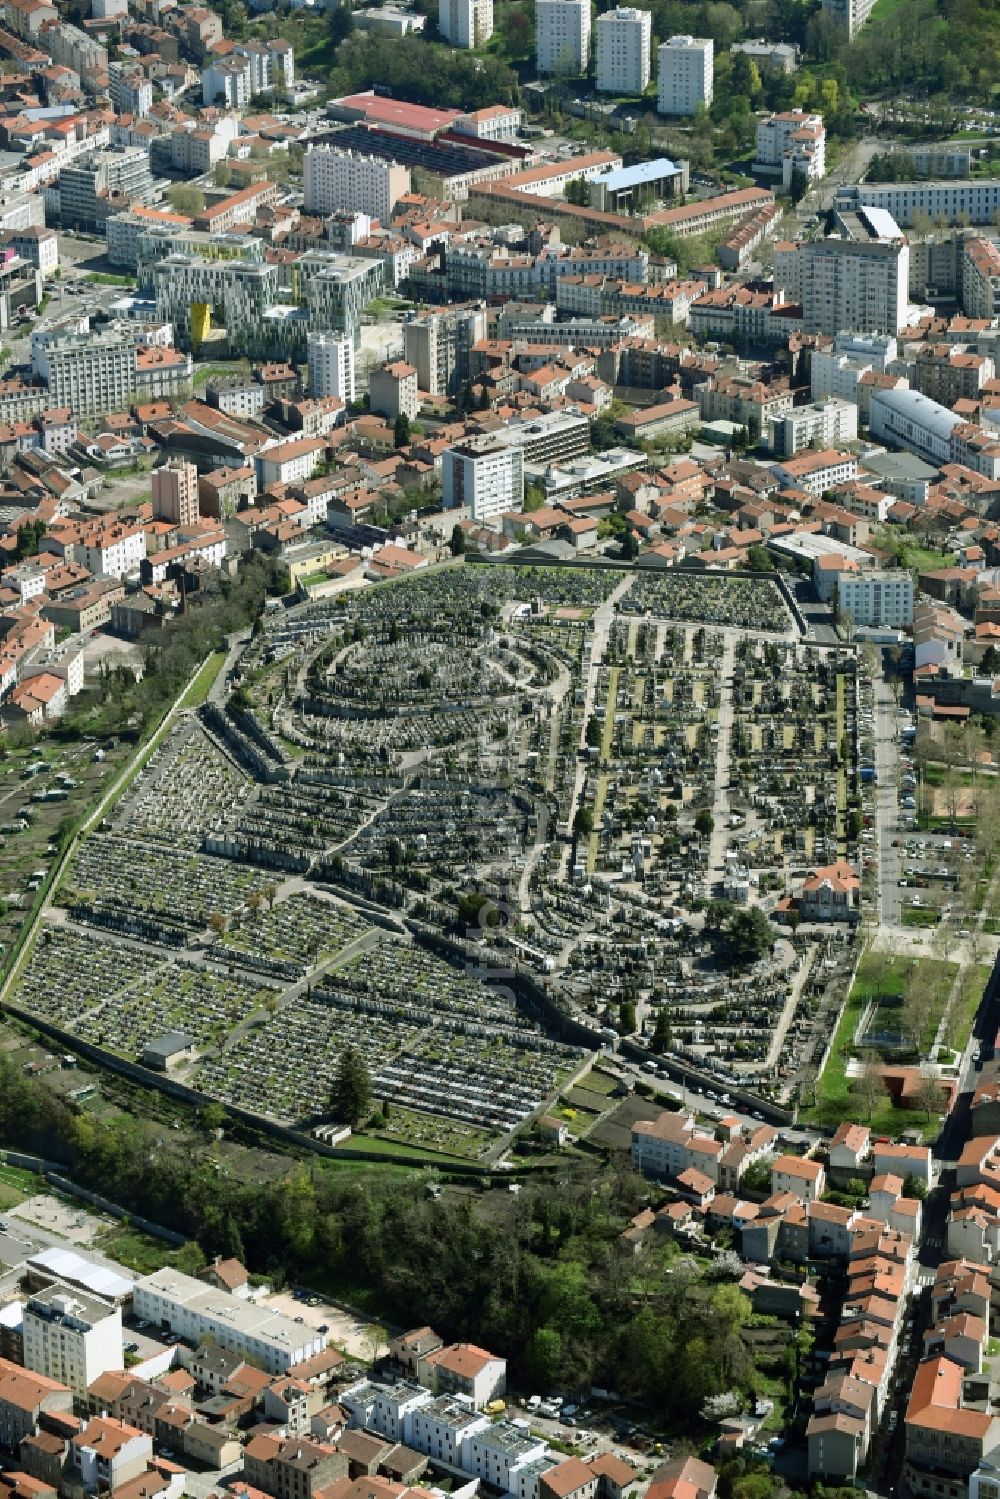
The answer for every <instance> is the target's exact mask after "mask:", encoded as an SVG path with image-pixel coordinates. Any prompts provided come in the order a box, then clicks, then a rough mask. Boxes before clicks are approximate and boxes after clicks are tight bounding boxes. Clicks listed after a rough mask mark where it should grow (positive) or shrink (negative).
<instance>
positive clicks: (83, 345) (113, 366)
mask: <svg viewBox="0 0 1000 1499" xmlns="http://www.w3.org/2000/svg"><path fill="white" fill-rule="evenodd" d="M31 363H32V368H33V370H34V372H35V374H36V375H38V376H39V377H40V378H41V379H42V380H44V381H45V383H46V385H47V386H48V391H49V401H50V403H51V405H52V406H54V407H56V408H61V407H64V406H69V407H71V408H72V410H73V412H74V414H75V415H76V416H78V417H81V418H84V417H88V416H98V415H102V414H103V413H105V412H108V411H121V410H123V409H124V408H125V407H126V406H128V405H129V403H130V401H131V400H132V398H133V396H134V394H135V388H136V372H137V369H138V360H137V355H136V346H135V340H134V338H132V337H131V336H129V335H128V334H125V333H121V332H118V331H117V330H114V329H111V330H108V331H106V332H100V333H92V332H87V333H61V332H58V331H56V330H53V331H52V332H43V333H33V334H32V336H31Z"/></svg>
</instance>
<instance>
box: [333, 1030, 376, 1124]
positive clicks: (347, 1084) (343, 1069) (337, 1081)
mask: <svg viewBox="0 0 1000 1499" xmlns="http://www.w3.org/2000/svg"><path fill="white" fill-rule="evenodd" d="M371 1108H372V1080H371V1074H370V1073H369V1071H368V1067H367V1064H366V1062H365V1059H364V1057H363V1056H362V1055H361V1053H360V1051H358V1049H357V1047H356V1046H345V1047H344V1049H343V1051H342V1052H341V1053H340V1057H339V1058H338V1061H337V1072H336V1075H335V1077H334V1080H333V1087H332V1088H331V1090H330V1109H331V1112H332V1113H333V1114H334V1116H335V1117H336V1118H337V1119H342V1120H343V1121H344V1123H345V1124H349V1125H350V1126H351V1128H352V1129H356V1128H357V1126H358V1125H359V1124H361V1123H362V1122H363V1121H364V1120H365V1119H367V1118H368V1116H369V1114H370V1113H371Z"/></svg>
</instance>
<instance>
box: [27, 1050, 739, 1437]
mask: <svg viewBox="0 0 1000 1499" xmlns="http://www.w3.org/2000/svg"><path fill="white" fill-rule="evenodd" d="M218 1112H219V1111H218V1110H217V1109H211V1110H206V1115H207V1116H208V1115H210V1117H206V1119H205V1120H204V1121H203V1122H204V1124H205V1125H206V1129H207V1128H208V1127H211V1128H215V1127H217V1126H218V1123H219V1120H218V1118H217V1117H216V1115H217V1114H218ZM0 1141H3V1142H4V1143H5V1144H7V1145H9V1146H12V1147H13V1146H18V1147H21V1148H23V1149H26V1150H33V1151H38V1152H40V1153H42V1154H44V1155H46V1156H48V1157H50V1158H54V1159H58V1160H62V1161H66V1162H67V1164H68V1165H69V1166H70V1169H71V1170H72V1173H73V1176H74V1177H75V1179H76V1180H77V1181H79V1182H80V1183H81V1185H83V1186H86V1187H90V1188H92V1189H94V1190H97V1191H100V1192H102V1193H104V1194H106V1195H107V1196H109V1197H111V1198H112V1199H114V1200H115V1201H117V1202H119V1203H120V1204H121V1205H122V1206H124V1207H126V1208H128V1209H130V1210H131V1211H133V1212H136V1213H140V1214H142V1215H144V1216H146V1217H148V1218H150V1219H152V1220H153V1221H154V1222H158V1223H161V1224H163V1225H164V1226H165V1227H168V1228H171V1229H174V1230H175V1231H177V1232H180V1233H182V1234H184V1235H186V1236H187V1237H188V1238H189V1239H190V1240H191V1241H192V1244H193V1247H192V1249H191V1250H190V1251H189V1252H188V1256H187V1260H186V1262H187V1263H188V1264H189V1266H190V1267H192V1268H195V1267H196V1266H197V1264H198V1263H200V1262H201V1260H202V1258H203V1257H204V1258H207V1257H210V1256H212V1255H214V1254H232V1253H236V1254H239V1255H240V1257H241V1258H244V1259H245V1262H246V1264H247V1265H248V1267H249V1268H250V1269H251V1271H254V1272H257V1273H259V1274H261V1275H266V1276H268V1277H271V1278H274V1279H277V1280H279V1281H280V1280H281V1279H283V1278H284V1279H287V1280H288V1281H289V1282H291V1283H293V1284H299V1283H305V1284H308V1285H315V1286H317V1287H319V1288H321V1289H325V1290H327V1291H328V1292H330V1293H331V1294H340V1295H343V1296H346V1297H348V1298H350V1299H352V1300H356V1301H358V1302H359V1303H361V1304H362V1305H364V1306H365V1307H366V1308H369V1309H371V1310H373V1311H375V1312H377V1314H378V1315H379V1316H380V1317H383V1318H385V1319H386V1320H388V1321H390V1322H394V1323H396V1324H398V1325H400V1326H402V1325H404V1324H405V1325H419V1324H422V1323H430V1324H432V1325H433V1326H434V1327H435V1328H436V1329H437V1330H438V1331H439V1332H440V1333H441V1335H442V1336H443V1337H445V1338H447V1339H468V1340H471V1341H473V1342H476V1343H479V1344H482V1345H484V1346H486V1347H489V1348H493V1349H495V1350H496V1351H497V1352H498V1353H501V1354H502V1355H504V1356H505V1357H506V1358H507V1359H508V1360H509V1361H510V1364H511V1372H512V1377H513V1379H514V1381H515V1383H519V1384H522V1385H525V1384H530V1385H532V1386H534V1387H538V1388H540V1389H552V1388H556V1387H562V1388H567V1389H572V1390H583V1389H587V1388H589V1386H590V1385H591V1383H595V1384H598V1385H611V1386H613V1387H614V1388H615V1389H618V1390H619V1391H620V1392H621V1393H622V1394H623V1395H627V1396H630V1397H632V1398H634V1399H637V1400H639V1401H642V1402H645V1403H647V1404H648V1405H650V1406H651V1407H653V1408H655V1409H656V1411H657V1412H658V1413H660V1414H662V1415H664V1416H667V1417H676V1418H678V1419H684V1420H685V1421H691V1422H692V1423H694V1425H693V1427H692V1429H697V1420H698V1412H699V1411H700V1409H701V1407H702V1405H703V1402H704V1401H705V1400H706V1399H708V1398H709V1397H710V1396H712V1395H716V1394H719V1393H721V1392H724V1391H726V1390H729V1389H732V1388H734V1387H735V1388H740V1389H744V1390H745V1391H746V1392H747V1393H749V1392H750V1391H751V1390H752V1389H753V1388H754V1384H755V1372H754V1368H753V1363H752V1360H751V1358H750V1356H749V1354H748V1352H747V1349H746V1346H745V1344H744V1341H743V1340H742V1338H741V1337H740V1329H741V1327H742V1326H743V1324H744V1323H745V1321H746V1320H747V1318H748V1316H749V1304H748V1303H746V1298H744V1297H740V1296H739V1294H738V1293H736V1295H734V1294H733V1293H734V1292H735V1289H736V1288H735V1287H734V1286H729V1285H724V1284H717V1283H712V1282H708V1283H706V1282H705V1280H704V1278H703V1275H702V1272H701V1271H700V1270H699V1268H698V1266H697V1264H696V1262H695V1261H694V1260H690V1261H688V1260H687V1259H676V1260H674V1261H672V1265H671V1269H672V1273H671V1274H670V1275H667V1274H665V1273H664V1267H663V1265H662V1264H661V1260H660V1257H661V1255H662V1254H664V1253H666V1251H665V1250H664V1249H663V1248H662V1247H661V1246H660V1245H659V1244H657V1245H656V1246H655V1247H654V1248H653V1249H651V1250H650V1251H648V1252H647V1253H646V1254H644V1255H643V1256H641V1257H639V1258H636V1257H635V1256H633V1254H632V1252H631V1245H630V1244H626V1245H623V1244H622V1243H621V1240H620V1235H621V1232H622V1230H623V1228H624V1227H626V1226H627V1224H628V1221H629V1219H630V1217H631V1215H632V1214H634V1213H635V1212H636V1211H637V1209H638V1207H639V1206H640V1205H641V1204H642V1203H643V1202H644V1201H645V1200H646V1198H647V1192H648V1188H647V1185H646V1184H645V1183H644V1182H643V1181H642V1179H641V1178H640V1177H639V1176H638V1175H637V1174H636V1173H634V1172H633V1171H632V1170H631V1168H630V1167H629V1166H628V1165H627V1163H624V1162H620V1163H612V1164H611V1165H609V1166H607V1167H597V1168H596V1173H598V1174H595V1167H594V1166H592V1165H589V1164H586V1165H575V1164H567V1165H566V1166H565V1167H564V1168H562V1169H561V1170H560V1171H559V1174H558V1178H557V1179H553V1178H549V1177H546V1178H543V1179H539V1180H535V1181H531V1182H529V1183H526V1184H525V1185H524V1186H523V1188H522V1190H521V1192H520V1194H518V1195H517V1196H516V1197H511V1196H508V1195H507V1194H505V1193H501V1192H499V1191H494V1192H491V1193H489V1194H486V1195H484V1196H480V1195H478V1193H477V1191H476V1189H475V1188H470V1190H469V1191H468V1192H463V1193H461V1194H459V1193H453V1194H452V1193H447V1192H446V1193H445V1194H444V1195H443V1196H442V1197H441V1198H440V1199H439V1200H436V1201H435V1200H432V1199H431V1197H430V1196H429V1195H428V1194H427V1193H426V1191H425V1190H424V1184H423V1180H422V1178H421V1177H420V1176H418V1175H416V1174H414V1175H413V1176H412V1177H408V1178H406V1179H403V1180H400V1179H398V1178H392V1179H390V1178H388V1177H386V1176H385V1175H383V1174H382V1173H380V1172H379V1171H378V1169H377V1168H373V1169H372V1170H371V1171H370V1172H367V1171H364V1170H362V1171H361V1172H360V1173H359V1172H358V1171H355V1170H351V1171H348V1172H341V1171H339V1170H337V1169H331V1168H329V1167H328V1166H327V1165H326V1164H325V1163H323V1162H320V1161H317V1162H315V1163H312V1164H306V1163H304V1162H300V1161H290V1162H289V1166H288V1170H287V1172H285V1174H284V1175H283V1176H282V1178H281V1179H280V1180H277V1181H254V1182H252V1183H245V1182H240V1181H237V1180H235V1179H234V1178H233V1177H231V1176H224V1175H221V1174H220V1173H219V1172H217V1170H216V1169H215V1163H214V1161H213V1160H212V1159H211V1158H210V1157H209V1156H208V1155H207V1153H205V1152H199V1150H198V1149H192V1147H191V1141H190V1140H189V1139H184V1138H182V1137H181V1136H180V1135H177V1136H176V1137H172V1132H171V1131H170V1130H165V1129H164V1127H163V1125H162V1124H158V1123H157V1122H156V1121H148V1122H147V1121H144V1120H139V1119H136V1118H134V1117H132V1116H131V1115H128V1114H120V1115H114V1116H111V1117H96V1116H94V1115H91V1114H88V1113H83V1112H81V1111H79V1110H78V1109H76V1108H75V1107H74V1106H73V1105H71V1104H69V1103H67V1102H66V1100H65V1099H63V1098H61V1097H60V1096H58V1095H57V1094H55V1093H53V1092H52V1091H50V1090H49V1089H48V1088H47V1087H46V1086H45V1084H44V1082H41V1081H39V1080H37V1079H34V1078H30V1077H27V1076H25V1074H24V1073H23V1072H22V1071H20V1070H19V1068H18V1067H17V1066H16V1065H15V1064H14V1063H13V1062H12V1061H11V1060H10V1059H9V1058H8V1057H0ZM679 1369H683V1370H684V1378H683V1379H678V1378H677V1371H678V1370H679Z"/></svg>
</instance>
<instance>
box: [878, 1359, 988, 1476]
mask: <svg viewBox="0 0 1000 1499" xmlns="http://www.w3.org/2000/svg"><path fill="white" fill-rule="evenodd" d="M964 1375H965V1371H964V1369H963V1368H962V1366H961V1364H958V1363H956V1362H955V1361H954V1360H953V1359H951V1358H948V1357H947V1356H945V1355H943V1354H941V1355H938V1356H937V1357H935V1358H929V1359H925V1360H924V1361H923V1362H922V1363H921V1364H920V1365H918V1367H917V1371H916V1374H915V1375H914V1379H913V1385H912V1387H911V1390H910V1399H909V1403H908V1405H907V1408H906V1424H905V1432H906V1444H905V1449H904V1450H905V1456H904V1462H903V1474H902V1480H903V1483H904V1484H905V1485H906V1488H907V1490H908V1492H909V1493H910V1494H913V1495H915V1496H928V1499H930V1496H934V1499H941V1496H943V1499H966V1495H967V1493H968V1487H967V1485H968V1481H969V1477H970V1475H971V1474H973V1473H975V1472H976V1470H977V1469H978V1468H979V1466H980V1464H981V1463H982V1461H983V1459H984V1457H985V1456H986V1454H987V1453H988V1452H990V1451H991V1450H992V1449H993V1448H995V1447H996V1446H997V1445H998V1443H1000V1417H998V1416H996V1415H995V1414H994V1413H993V1412H992V1411H982V1410H971V1409H966V1408H965V1406H964V1397H963V1381H964ZM980 1492H982V1491H981V1490H980Z"/></svg>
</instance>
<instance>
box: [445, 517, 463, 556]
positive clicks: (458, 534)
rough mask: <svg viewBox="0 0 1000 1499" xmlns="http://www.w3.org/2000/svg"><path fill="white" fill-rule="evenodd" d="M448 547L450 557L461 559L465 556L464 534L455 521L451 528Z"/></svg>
mask: <svg viewBox="0 0 1000 1499" xmlns="http://www.w3.org/2000/svg"><path fill="white" fill-rule="evenodd" d="M448 545H449V546H450V548H451V555H452V556H453V557H462V556H464V555H465V532H464V531H463V530H462V528H461V526H460V525H459V524H458V522H457V521H456V522H455V524H454V526H453V527H452V530H451V540H450V541H449V543H448Z"/></svg>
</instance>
